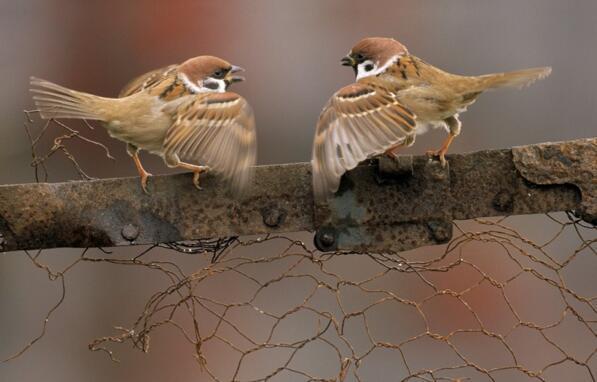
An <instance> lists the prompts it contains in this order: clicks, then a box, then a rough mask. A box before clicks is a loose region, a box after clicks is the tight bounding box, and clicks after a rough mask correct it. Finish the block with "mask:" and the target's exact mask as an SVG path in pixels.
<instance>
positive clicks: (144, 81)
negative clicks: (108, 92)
mask: <svg viewBox="0 0 597 382" xmlns="http://www.w3.org/2000/svg"><path fill="white" fill-rule="evenodd" d="M177 67H178V65H169V66H166V67H164V68H160V69H155V70H152V71H151V72H147V73H145V74H142V75H140V76H139V77H137V78H135V79H133V80H131V81H130V82H129V83H128V84H126V85H124V87H123V88H122V90H121V91H120V93H119V94H118V97H119V98H122V97H127V96H130V95H131V94H135V93H137V92H138V91H141V90H143V89H147V88H150V87H152V86H154V85H155V84H157V83H159V82H160V81H161V79H163V78H164V77H167V76H169V75H171V74H172V73H174V71H175V70H176V68H177Z"/></svg>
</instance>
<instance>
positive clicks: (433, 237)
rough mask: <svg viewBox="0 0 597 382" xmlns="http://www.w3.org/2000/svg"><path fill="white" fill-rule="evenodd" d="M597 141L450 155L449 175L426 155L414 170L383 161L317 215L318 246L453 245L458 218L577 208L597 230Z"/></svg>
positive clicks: (355, 174)
mask: <svg viewBox="0 0 597 382" xmlns="http://www.w3.org/2000/svg"><path fill="white" fill-rule="evenodd" d="M596 143H597V140H596V139H584V140H576V141H569V142H560V143H549V144H540V145H530V146H523V147H517V148H515V149H514V150H488V151H480V152H475V153H470V154H464V155H460V154H456V155H449V156H448V166H447V167H449V170H448V168H446V169H442V168H441V166H440V165H439V163H438V162H437V161H435V160H430V159H429V158H427V157H424V156H423V157H414V158H413V162H412V166H413V170H412V172H411V171H409V170H408V168H409V165H408V163H409V162H408V161H407V160H404V159H402V160H401V161H399V162H396V161H394V160H393V159H390V158H388V157H380V158H379V159H376V160H374V161H370V162H369V163H368V164H366V165H363V166H360V167H359V168H357V169H355V170H354V171H352V172H351V173H349V174H347V175H346V176H345V177H344V178H343V179H342V182H341V185H340V189H339V192H338V193H337V194H336V195H335V197H334V198H332V199H330V200H329V201H328V202H326V203H325V204H322V205H320V206H318V207H317V208H316V209H315V214H316V223H315V225H316V226H317V227H320V229H319V230H318V231H317V232H316V236H315V244H316V246H318V248H320V249H323V250H332V249H333V250H336V249H339V250H365V249H366V250H367V251H402V250H407V249H412V248H416V247H420V246H423V245H430V244H441V243H445V242H446V241H449V240H450V238H451V236H452V226H451V222H452V220H464V219H471V218H476V217H489V216H502V215H519V214H534V213H545V212H552V211H564V210H575V209H580V216H582V217H583V219H585V220H586V221H588V222H592V223H593V224H594V223H595V209H596V208H597V205H596V202H595V197H596V196H595V179H596V177H595V172H596V165H597V161H596V160H595V156H596V155H597V154H596V147H597V146H596ZM538 158H541V160H539V159H538ZM552 167H554V170H555V172H554V173H552V172H551V169H552ZM374 180H375V181H374ZM581 192H582V202H581ZM324 238H325V240H323V239H324ZM322 242H324V243H325V245H322V244H321V243H322Z"/></svg>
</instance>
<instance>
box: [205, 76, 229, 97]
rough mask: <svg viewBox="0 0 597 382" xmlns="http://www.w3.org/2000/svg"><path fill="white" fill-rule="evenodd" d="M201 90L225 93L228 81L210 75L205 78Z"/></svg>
mask: <svg viewBox="0 0 597 382" xmlns="http://www.w3.org/2000/svg"><path fill="white" fill-rule="evenodd" d="M201 89H202V90H201V92H202V93H205V92H215V93H224V92H225V91H226V81H224V80H220V79H216V78H211V77H208V78H206V79H205V80H203V86H202V87H201Z"/></svg>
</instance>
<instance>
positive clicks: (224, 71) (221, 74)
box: [212, 69, 227, 79]
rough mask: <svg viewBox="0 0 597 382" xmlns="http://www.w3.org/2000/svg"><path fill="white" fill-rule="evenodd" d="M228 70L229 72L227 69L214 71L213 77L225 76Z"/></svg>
mask: <svg viewBox="0 0 597 382" xmlns="http://www.w3.org/2000/svg"><path fill="white" fill-rule="evenodd" d="M226 72H227V70H226V69H218V70H216V71H215V72H214V74H213V75H212V77H214V78H218V79H221V78H224V76H226Z"/></svg>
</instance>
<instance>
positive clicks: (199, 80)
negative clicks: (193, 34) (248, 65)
mask: <svg viewBox="0 0 597 382" xmlns="http://www.w3.org/2000/svg"><path fill="white" fill-rule="evenodd" d="M242 71H244V69H243V68H241V67H240V66H236V65H232V64H230V63H229V62H227V61H225V60H222V59H221V58H218V57H214V56H199V57H194V58H190V59H188V60H186V61H185V62H183V63H182V64H180V66H179V68H178V75H179V76H180V78H181V80H182V81H183V82H184V84H185V86H186V87H187V88H188V89H189V90H191V91H193V92H195V93H203V92H217V93H223V92H225V91H226V90H227V89H228V86H230V84H232V83H234V82H240V81H244V80H245V79H244V78H243V77H241V76H235V75H234V73H238V72H242Z"/></svg>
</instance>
